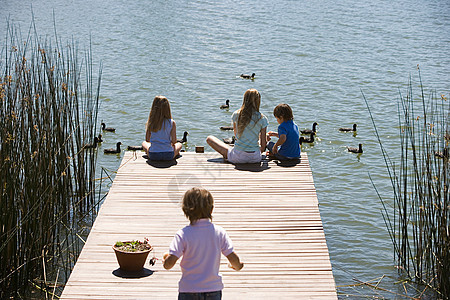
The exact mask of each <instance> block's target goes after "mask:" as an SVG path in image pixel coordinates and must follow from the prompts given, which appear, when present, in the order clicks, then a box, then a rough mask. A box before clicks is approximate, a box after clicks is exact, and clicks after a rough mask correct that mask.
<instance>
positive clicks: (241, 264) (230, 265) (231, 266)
mask: <svg viewBox="0 0 450 300" xmlns="http://www.w3.org/2000/svg"><path fill="white" fill-rule="evenodd" d="M243 267H244V263H240V265H239V266H238V267H236V268H235V267H233V265H232V264H231V263H228V268H230V269H233V270H235V271H240V270H241V269H242V268H243Z"/></svg>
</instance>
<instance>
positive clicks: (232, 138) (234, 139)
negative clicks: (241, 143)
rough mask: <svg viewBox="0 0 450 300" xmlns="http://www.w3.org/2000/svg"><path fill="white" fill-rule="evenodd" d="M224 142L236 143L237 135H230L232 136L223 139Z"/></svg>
mask: <svg viewBox="0 0 450 300" xmlns="http://www.w3.org/2000/svg"><path fill="white" fill-rule="evenodd" d="M223 142H224V143H225V144H230V145H234V142H236V137H235V136H234V135H233V136H232V137H230V138H225V139H223Z"/></svg>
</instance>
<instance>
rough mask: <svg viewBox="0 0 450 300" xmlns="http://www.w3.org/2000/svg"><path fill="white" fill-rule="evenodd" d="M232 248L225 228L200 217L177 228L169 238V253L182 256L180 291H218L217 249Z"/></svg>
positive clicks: (223, 250) (219, 280) (220, 278)
mask: <svg viewBox="0 0 450 300" xmlns="http://www.w3.org/2000/svg"><path fill="white" fill-rule="evenodd" d="M232 252H233V245H232V243H231V239H230V238H229V237H228V234H227V233H226V231H225V229H223V228H222V227H220V226H218V225H214V224H213V223H211V221H210V220H209V219H200V220H197V222H195V224H194V225H188V226H186V227H184V228H183V229H181V230H179V231H178V232H177V234H176V235H175V237H174V238H173V240H172V243H171V244H170V247H169V253H170V254H172V255H175V256H176V257H178V258H180V257H181V256H183V258H182V259H181V263H180V266H181V271H182V276H181V279H180V282H179V283H178V291H179V292H180V293H203V292H214V291H221V290H222V289H223V283H222V276H221V275H220V274H219V267H220V253H222V254H223V255H225V256H228V255H230V254H231V253H232Z"/></svg>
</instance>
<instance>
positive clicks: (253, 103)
mask: <svg viewBox="0 0 450 300" xmlns="http://www.w3.org/2000/svg"><path fill="white" fill-rule="evenodd" d="M260 104H261V95H260V94H259V92H258V91H257V90H256V89H248V90H247V91H245V93H244V100H243V102H242V106H241V108H240V109H239V110H238V113H239V117H238V122H237V132H238V135H239V136H240V135H241V134H242V132H244V129H245V127H247V125H248V123H250V120H251V119H252V116H253V113H254V112H259V106H260Z"/></svg>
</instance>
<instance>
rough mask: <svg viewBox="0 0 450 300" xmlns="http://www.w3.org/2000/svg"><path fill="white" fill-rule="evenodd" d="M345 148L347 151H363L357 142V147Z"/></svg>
mask: <svg viewBox="0 0 450 300" xmlns="http://www.w3.org/2000/svg"><path fill="white" fill-rule="evenodd" d="M347 150H348V152H353V153H363V149H362V144H359V145H358V148H355V147H347Z"/></svg>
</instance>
